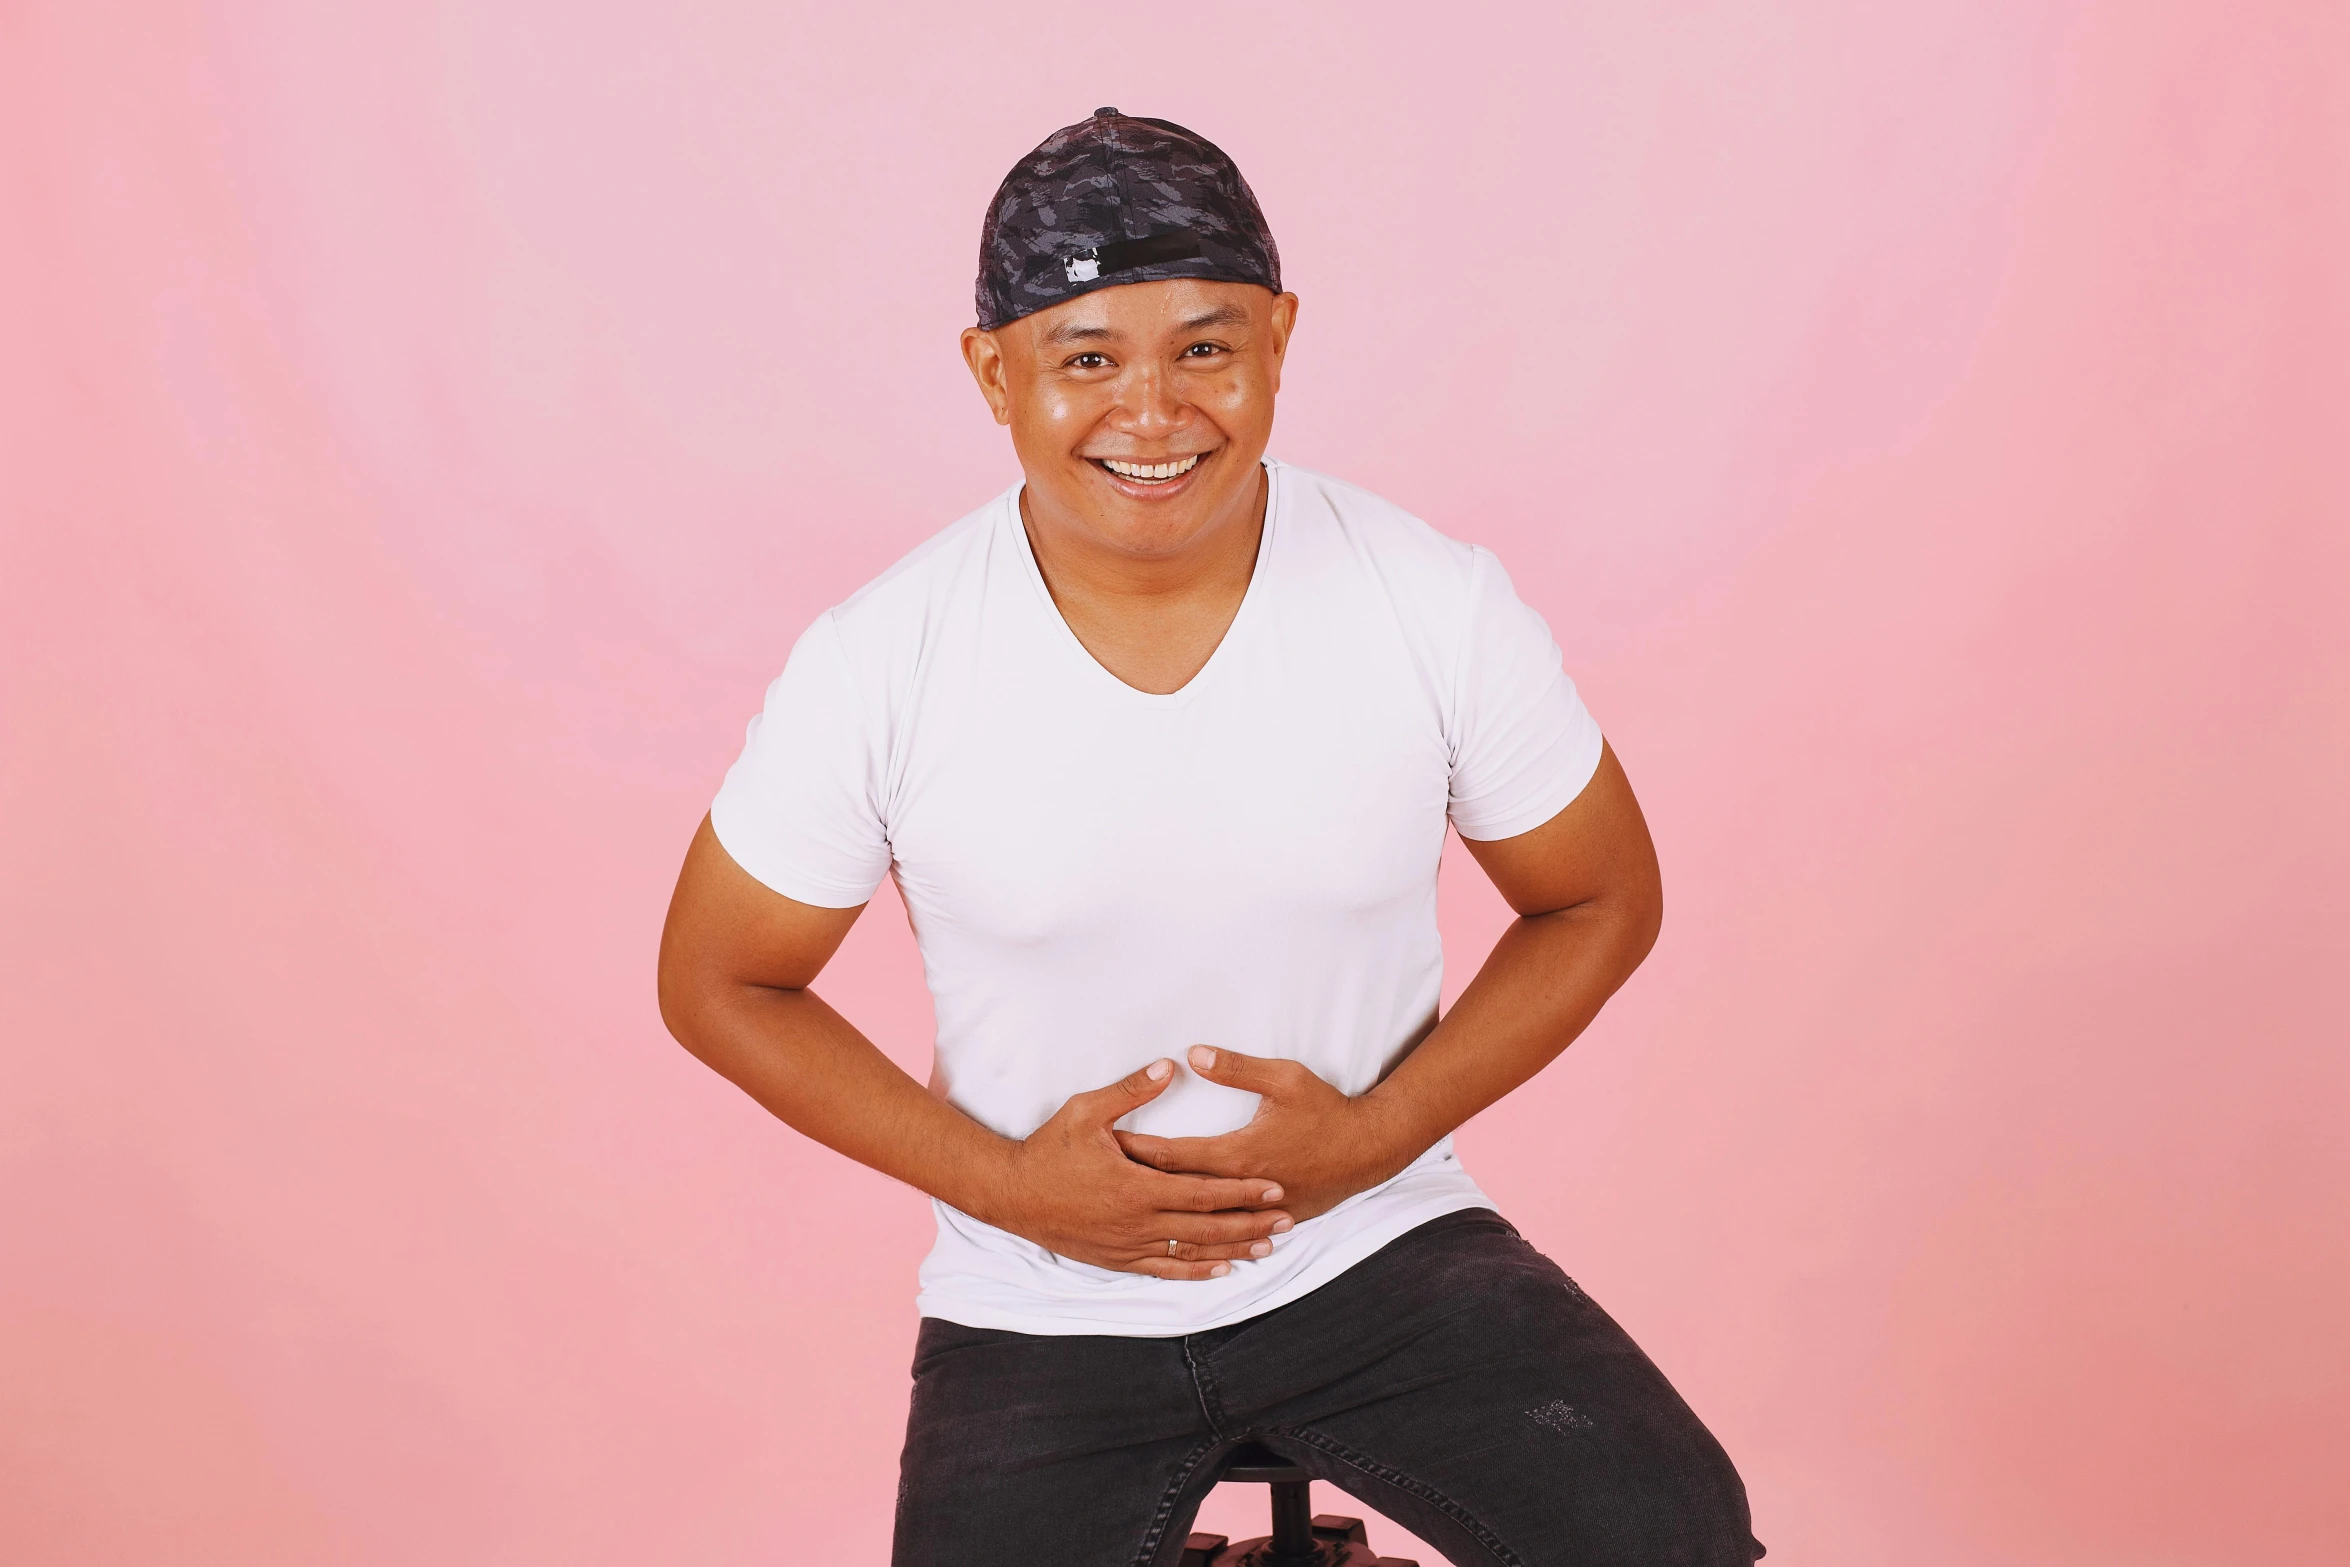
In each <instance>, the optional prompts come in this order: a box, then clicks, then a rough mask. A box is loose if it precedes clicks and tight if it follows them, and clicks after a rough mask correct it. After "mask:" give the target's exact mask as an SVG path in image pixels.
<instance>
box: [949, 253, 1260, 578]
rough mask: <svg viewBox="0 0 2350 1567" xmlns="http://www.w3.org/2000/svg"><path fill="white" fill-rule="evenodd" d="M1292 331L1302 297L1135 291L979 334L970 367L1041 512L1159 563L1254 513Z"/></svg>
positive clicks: (1200, 284)
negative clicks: (1243, 513)
mask: <svg viewBox="0 0 2350 1567" xmlns="http://www.w3.org/2000/svg"><path fill="white" fill-rule="evenodd" d="M1296 318H1297V296H1296V295H1294V294H1280V295H1276V294H1274V293H1272V292H1271V291H1269V290H1267V289H1264V288H1260V287H1258V286H1256V285H1255V284H1251V283H1216V282H1207V281H1203V280H1199V279H1194V278H1178V279H1174V280H1171V281H1167V282H1157V283H1129V284H1125V285H1123V286H1121V287H1117V288H1104V289H1097V290H1095V291H1094V292H1092V293H1090V294H1083V295H1080V296H1079V297H1078V298H1076V299H1072V300H1069V301H1067V302H1066V303H1063V304H1059V305H1055V306H1053V307H1052V308H1050V309H1048V310H1040V311H1038V312H1037V313H1036V314H1034V315H1030V316H1023V317H1021V318H1020V319H1019V320H1017V321H1012V322H1007V323H1006V324H1005V325H1003V326H1002V327H999V328H998V329H997V330H995V331H993V332H983V331H981V330H979V329H978V328H976V327H974V328H972V329H971V330H969V331H967V332H965V333H964V334H963V354H964V358H965V359H966V360H967V361H968V362H969V364H970V366H971V373H972V375H973V376H974V377H976V378H977V379H978V381H979V386H980V390H981V391H982V392H983V393H985V394H986V396H987V400H988V404H989V406H990V407H991V408H993V409H994V410H995V415H996V420H997V422H998V423H1001V424H1006V425H1009V426H1010V427H1011V431H1012V446H1013V449H1014V450H1015V451H1017V452H1018V453H1019V456H1020V466H1021V468H1022V469H1023V470H1024V471H1025V472H1026V474H1027V476H1028V485H1029V491H1030V504H1031V507H1032V508H1034V507H1035V506H1037V505H1038V504H1040V503H1041V504H1042V505H1043V506H1045V507H1047V508H1049V509H1050V510H1051V512H1052V513H1053V514H1054V520H1055V521H1059V522H1065V523H1068V524H1073V525H1075V526H1077V527H1079V528H1081V529H1083V530H1084V531H1085V532H1086V533H1087V534H1089V535H1091V536H1092V537H1093V538H1094V539H1095V540H1096V541H1098V542H1099V543H1101V544H1104V545H1106V546H1108V547H1110V548H1112V549H1115V550H1118V551H1121V552H1124V553H1128V554H1134V555H1140V556H1159V555H1167V554H1174V553H1177V552H1180V551H1181V550H1183V549H1184V548H1185V547H1186V546H1187V545H1189V544H1190V543H1191V542H1192V541H1193V540H1195V539H1197V538H1198V537H1200V535H1201V534H1203V533H1205V532H1207V531H1208V530H1210V529H1212V528H1213V527H1215V526H1216V524H1217V523H1219V522H1220V521H1224V520H1228V519H1230V518H1232V517H1234V516H1236V515H1238V511H1239V509H1240V508H1253V507H1254V506H1255V504H1256V497H1257V473H1258V467H1257V464H1258V461H1259V459H1261V458H1262V457H1263V456H1264V455H1265V443H1266V442H1267V441H1268V440H1269V439H1270V438H1271V436H1272V432H1273V400H1274V396H1275V394H1276V393H1277V392H1279V390H1280V388H1281V360H1282V355H1283V354H1284V353H1285V352H1286V351H1287V349H1288V347H1289V330H1290V326H1291V324H1292V323H1293V322H1294V321H1295V320H1296Z"/></svg>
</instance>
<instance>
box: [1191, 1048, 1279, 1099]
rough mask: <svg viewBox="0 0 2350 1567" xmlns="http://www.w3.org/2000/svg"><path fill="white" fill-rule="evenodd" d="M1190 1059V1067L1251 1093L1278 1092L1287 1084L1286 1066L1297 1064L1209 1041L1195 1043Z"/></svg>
mask: <svg viewBox="0 0 2350 1567" xmlns="http://www.w3.org/2000/svg"><path fill="white" fill-rule="evenodd" d="M1188 1059H1189V1060H1190V1062H1191V1069H1192V1070H1193V1071H1194V1072H1197V1073H1198V1074H1199V1075H1200V1076H1202V1077H1204V1078H1206V1079H1207V1080H1208V1081H1209V1082H1211V1083H1222V1084H1223V1085H1224V1086H1225V1087H1227V1088H1238V1089H1243V1090H1245V1091H1247V1092H1249V1093H1252V1094H1271V1093H1278V1092H1279V1091H1280V1090H1281V1089H1283V1088H1284V1087H1286V1086H1288V1085H1287V1081H1286V1078H1287V1072H1286V1069H1287V1068H1289V1067H1291V1066H1293V1065H1295V1063H1294V1062H1289V1061H1272V1060H1267V1059H1266V1058H1265V1057H1263V1056H1251V1055H1243V1054H1241V1053H1240V1052H1239V1051H1237V1050H1214V1049H1210V1048H1209V1047H1208V1046H1206V1045H1193V1046H1192V1047H1191V1050H1190V1053H1189V1056H1188Z"/></svg>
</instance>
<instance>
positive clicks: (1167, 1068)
mask: <svg viewBox="0 0 2350 1567" xmlns="http://www.w3.org/2000/svg"><path fill="white" fill-rule="evenodd" d="M1174 1070H1175V1063H1174V1062H1172V1061H1153V1062H1152V1063H1151V1064H1150V1065H1149V1066H1146V1067H1144V1068H1143V1069H1142V1075H1143V1076H1145V1077H1147V1078H1149V1079H1150V1080H1151V1081H1152V1082H1154V1083H1159V1082H1164V1081H1165V1080H1166V1077H1167V1074H1168V1073H1169V1072H1172V1071H1174Z"/></svg>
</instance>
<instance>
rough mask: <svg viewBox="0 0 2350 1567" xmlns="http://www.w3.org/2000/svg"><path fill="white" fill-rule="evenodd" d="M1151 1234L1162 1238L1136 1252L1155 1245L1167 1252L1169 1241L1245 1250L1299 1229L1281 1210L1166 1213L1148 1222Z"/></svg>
mask: <svg viewBox="0 0 2350 1567" xmlns="http://www.w3.org/2000/svg"><path fill="white" fill-rule="evenodd" d="M1144 1223H1145V1224H1146V1225H1147V1226H1149V1229H1148V1232H1147V1233H1149V1234H1150V1235H1151V1236H1153V1237H1160V1238H1157V1239H1154V1240H1152V1241H1151V1242H1150V1243H1148V1244H1145V1245H1139V1246H1137V1247H1135V1250H1136V1251H1148V1250H1149V1249H1150V1246H1151V1245H1156V1246H1157V1247H1159V1249H1160V1250H1162V1251H1164V1250H1165V1249H1166V1244H1167V1242H1168V1241H1170V1240H1172V1241H1174V1242H1176V1243H1177V1244H1178V1245H1199V1246H1245V1245H1247V1244H1248V1243H1249V1242H1251V1241H1260V1240H1263V1239H1265V1238H1266V1237H1267V1236H1272V1235H1286V1234H1288V1233H1289V1232H1290V1231H1291V1230H1292V1229H1294V1228H1295V1227H1296V1224H1295V1221H1294V1220H1293V1219H1292V1217H1291V1216H1290V1215H1289V1214H1288V1213H1286V1212H1284V1211H1283V1210H1281V1209H1279V1208H1258V1209H1240V1210H1237V1211H1234V1212H1229V1213H1162V1214H1159V1215H1157V1216H1156V1217H1154V1218H1151V1219H1148V1220H1145V1221H1144Z"/></svg>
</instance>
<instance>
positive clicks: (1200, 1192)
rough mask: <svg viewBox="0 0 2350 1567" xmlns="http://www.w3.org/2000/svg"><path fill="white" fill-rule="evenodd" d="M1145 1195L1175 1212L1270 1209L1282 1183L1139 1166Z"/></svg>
mask: <svg viewBox="0 0 2350 1567" xmlns="http://www.w3.org/2000/svg"><path fill="white" fill-rule="evenodd" d="M1134 1174H1135V1178H1136V1179H1137V1180H1139V1181H1140V1182H1142V1183H1143V1184H1142V1186H1141V1188H1140V1190H1141V1192H1142V1195H1144V1196H1145V1197H1147V1198H1149V1199H1150V1200H1151V1202H1152V1203H1153V1204H1154V1205H1155V1206H1157V1207H1160V1208H1163V1209H1166V1210H1167V1211H1169V1212H1171V1213H1214V1212H1216V1211H1217V1210H1218V1209H1220V1208H1269V1207H1271V1206H1272V1205H1273V1204H1275V1203H1277V1202H1279V1201H1280V1200H1281V1185H1280V1183H1279V1182H1278V1181H1268V1180H1264V1179H1262V1178H1260V1177H1242V1178H1240V1179H1237V1180H1235V1179H1227V1178H1222V1177H1218V1176H1212V1175H1168V1174H1165V1173H1163V1172H1161V1171H1157V1170H1146V1169H1144V1168H1142V1167H1140V1166H1136V1167H1135V1170H1134Z"/></svg>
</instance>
